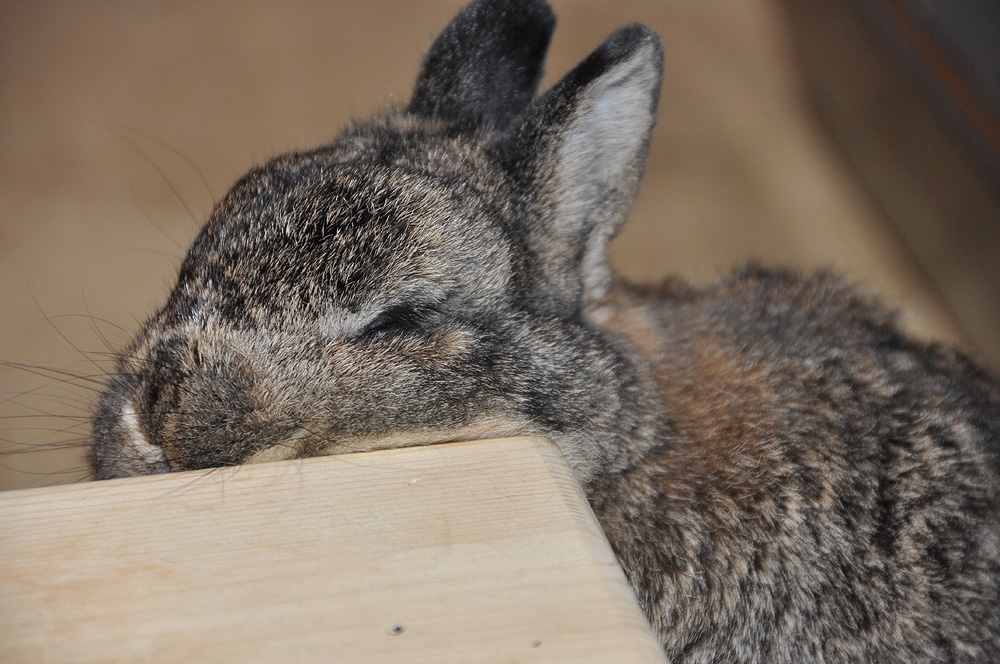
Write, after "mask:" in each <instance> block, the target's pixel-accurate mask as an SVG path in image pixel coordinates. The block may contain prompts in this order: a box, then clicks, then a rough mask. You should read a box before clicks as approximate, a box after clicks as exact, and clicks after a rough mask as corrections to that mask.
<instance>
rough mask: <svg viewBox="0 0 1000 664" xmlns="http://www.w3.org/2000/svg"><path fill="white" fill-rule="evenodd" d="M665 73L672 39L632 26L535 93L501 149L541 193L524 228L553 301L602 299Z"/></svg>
mask: <svg viewBox="0 0 1000 664" xmlns="http://www.w3.org/2000/svg"><path fill="white" fill-rule="evenodd" d="M662 75H663V45H662V44H661V42H660V38H659V37H658V36H657V35H656V33H655V32H653V31H652V30H650V29H649V28H647V27H645V26H642V25H639V24H637V23H636V24H632V25H628V26H625V27H623V28H621V29H619V30H617V31H616V32H615V33H613V34H612V35H611V36H610V37H608V38H607V39H606V40H605V41H604V43H602V44H601V45H600V47H598V48H597V50H595V51H594V52H593V53H591V54H590V56H588V57H587V58H585V59H584V60H583V62H581V63H580V64H579V65H577V66H576V68H574V69H573V71H571V72H570V73H569V74H567V75H566V77H565V78H563V79H562V80H561V81H560V82H559V83H557V84H556V85H555V86H554V87H553V88H552V89H551V90H549V91H548V92H546V93H545V94H543V95H542V96H541V97H538V98H537V99H535V101H534V102H533V103H532V105H531V108H530V109H529V110H528V111H527V113H525V115H524V117H523V119H522V120H521V122H520V123H519V124H518V125H516V126H514V127H511V131H510V134H509V136H508V138H507V139H506V140H505V141H502V142H501V143H499V144H498V145H497V148H496V154H497V157H498V158H499V160H500V162H501V163H505V164H506V165H507V169H508V172H509V173H510V174H511V176H512V179H513V181H515V182H519V183H520V185H519V187H520V189H521V190H522V192H523V194H524V195H526V198H527V199H529V200H533V207H534V208H535V209H534V212H533V214H532V215H531V216H532V217H533V218H534V222H533V223H531V224H529V226H528V227H527V228H525V229H524V231H525V234H526V235H527V237H528V239H529V244H530V246H531V249H532V250H533V252H534V253H535V254H536V255H537V257H538V259H539V265H540V267H541V270H542V273H543V276H544V278H545V281H546V282H547V283H548V285H549V287H550V288H549V291H550V293H552V294H553V295H554V296H555V300H554V301H553V302H552V303H550V304H551V305H554V306H555V308H556V309H557V310H561V311H562V312H563V313H568V312H571V311H573V310H576V309H578V308H579V307H581V306H584V307H586V306H587V305H588V304H589V303H594V302H598V301H600V300H601V297H602V295H603V293H604V288H605V286H606V284H607V283H608V278H609V273H608V268H607V267H606V253H607V245H608V243H609V242H610V241H611V239H612V238H614V236H615V235H617V233H618V231H619V230H620V229H621V226H622V224H623V223H624V221H625V218H626V217H627V216H628V214H629V212H630V211H631V209H632V204H633V202H634V201H635V197H636V195H637V193H638V189H639V181H640V180H641V178H642V173H643V170H644V168H645V163H646V154H647V152H648V148H649V138H650V133H651V132H652V128H653V123H654V121H655V119H656V107H657V102H658V100H659V94H660V80H661V78H662Z"/></svg>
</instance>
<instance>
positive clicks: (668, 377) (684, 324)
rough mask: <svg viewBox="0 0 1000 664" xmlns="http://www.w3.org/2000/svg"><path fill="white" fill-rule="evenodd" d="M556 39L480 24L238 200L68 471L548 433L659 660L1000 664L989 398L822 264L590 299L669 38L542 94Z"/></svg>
mask: <svg viewBox="0 0 1000 664" xmlns="http://www.w3.org/2000/svg"><path fill="white" fill-rule="evenodd" d="M554 26H555V18H554V15H553V13H552V10H551V9H550V8H549V7H548V5H547V4H546V3H545V2H544V1H543V0H475V1H474V2H472V3H471V4H469V5H467V6H466V7H465V8H463V9H462V10H461V11H460V12H459V13H458V15H457V16H456V17H455V18H454V19H453V21H452V22H451V23H450V24H449V25H448V26H447V27H446V28H445V29H444V31H443V32H442V33H441V34H440V35H439V36H438V37H437V39H436V40H435V41H434V42H433V44H432V45H431V47H430V50H429V52H428V53H427V55H426V57H425V59H424V61H423V65H422V68H421V71H420V74H419V76H418V79H417V82H416V86H415V89H414V92H413V95H412V98H411V99H410V101H409V102H408V104H407V105H406V106H405V107H400V108H394V109H390V110H388V111H385V112H383V113H381V114H379V115H376V116H375V117H374V118H373V119H371V120H368V121H365V122H358V123H355V124H353V125H352V126H350V127H349V128H348V129H347V130H346V131H345V132H344V133H343V134H342V135H340V137H339V138H337V139H336V140H335V141H334V142H332V143H331V144H329V145H325V146H323V147H319V148H317V149H314V150H310V151H305V152H297V153H294V154H287V155H284V156H279V157H277V158H275V159H273V160H271V161H269V162H267V163H265V164H263V165H262V166H259V167H256V168H254V169H253V170H251V171H250V172H249V173H248V174H247V175H245V176H244V177H243V178H242V179H240V180H239V181H238V182H237V183H236V184H235V185H234V186H233V188H232V189H231V190H230V191H229V192H228V194H226V195H225V196H224V197H223V198H222V199H221V201H220V202H219V203H218V204H217V205H216V207H215V208H214V210H213V211H212V213H211V216H210V218H209V219H208V222H207V224H206V225H205V227H204V228H203V229H202V230H201V232H200V233H199V234H198V236H197V237H196V239H195V240H194V242H193V244H192V246H191V248H190V250H189V252H188V253H187V255H186V257H185V258H184V260H183V263H182V265H181V267H180V271H179V275H178V278H177V284H176V286H175V288H174V289H173V291H172V292H171V294H170V296H169V298H168V300H167V302H166V304H165V306H164V307H163V308H162V309H160V310H159V311H158V313H156V314H155V315H154V316H153V317H152V318H151V319H150V320H149V321H148V322H146V323H145V325H144V326H143V327H142V329H141V331H140V332H139V333H138V335H137V336H136V337H135V338H134V339H133V340H132V341H131V343H130V344H129V345H128V346H127V347H126V348H125V349H124V350H123V351H122V352H121V354H120V357H119V359H118V361H117V369H116V371H115V372H114V374H113V375H112V377H111V378H110V380H109V383H108V385H107V387H106V389H105V391H104V393H103V394H102V395H101V397H100V400H99V404H98V406H97V408H96V412H95V415H94V418H93V442H92V444H91V446H90V448H89V451H88V455H89V462H90V464H91V467H92V469H93V475H94V477H95V478H97V479H103V478H112V477H123V476H132V475H140V474H147V473H160V472H169V471H177V470H186V469H198V468H209V467H215V466H225V465H237V464H246V463H255V462H261V461H269V460H280V459H288V458H298V457H306V456H314V455H325V454H339V453H344V452H350V451H358V450H372V449H378V448H385V447H401V446H409V445H426V444H432V443H440V442H447V441H457V440H463V439H470V438H496V437H505V436H512V435H540V436H546V437H548V438H550V439H551V440H553V441H554V442H555V443H556V444H557V445H558V447H559V448H560V449H561V451H562V452H563V454H564V456H565V458H566V460H567V463H568V464H569V465H570V467H571V469H572V471H573V473H574V474H575V476H576V478H577V479H578V481H579V482H580V484H581V486H582V487H583V489H584V491H585V492H586V495H587V497H588V499H589V501H590V504H591V506H592V507H593V510H594V513H595V514H596V516H597V518H598V520H599V522H600V523H601V525H602V527H603V529H604V531H605V533H606V535H607V539H608V541H609V542H610V544H611V547H612V548H613V550H614V552H615V554H616V555H617V557H618V560H619V561H620V563H621V566H622V569H623V570H624V572H625V576H626V578H627V580H628V582H629V584H630V585H631V587H632V589H633V590H634V592H635V596H636V598H637V599H638V602H639V605H640V606H641V608H642V610H643V611H644V613H645V615H646V617H647V619H648V621H649V624H650V626H651V628H652V630H653V632H654V633H655V635H656V636H657V637H658V639H659V640H660V642H661V643H662V645H663V648H664V651H665V654H666V655H667V657H668V658H669V659H670V660H671V661H674V662H813V661H816V662H819V661H823V662H848V661H852V662H853V661H872V662H875V661H877V662H931V661H935V662H936V661H942V662H943V661H955V662H958V661H963V662H997V661H1000V518H998V516H1000V515H998V505H1000V493H998V492H1000V481H998V479H1000V478H998V473H1000V457H998V454H1000V449H998V447H1000V379H998V377H997V376H996V375H994V374H992V373H990V372H989V371H988V370H986V369H984V368H981V367H979V366H977V365H976V364H975V363H974V362H973V361H972V360H970V359H968V358H967V357H966V356H965V355H964V354H963V353H962V352H960V351H958V350H954V349H951V348H947V347H944V346H941V345H938V344H934V343H927V342H923V341H919V340H916V339H913V338H910V337H908V336H907V335H906V334H904V332H902V331H901V329H900V327H899V326H898V324H897V315H896V313H895V312H894V311H893V310H891V309H889V308H887V307H886V306H885V305H883V304H882V303H881V302H880V301H879V299H878V298H877V297H876V296H874V295H872V294H870V293H868V292H866V291H864V290H861V289H858V288H856V287H854V286H852V285H850V284H849V283H847V282H846V281H845V280H844V279H842V278H841V277H839V276H837V275H835V274H832V273H828V272H822V273H818V274H814V275H807V276H803V275H800V274H797V273H793V272H791V271H787V270H781V269H766V268H763V267H761V266H758V265H754V264H750V265H748V266H745V267H743V268H741V269H738V270H737V271H736V272H734V273H732V274H731V275H729V276H727V277H724V278H722V279H720V280H719V281H717V282H716V283H714V284H712V285H709V286H704V287H695V286H693V285H690V284H688V283H686V282H685V281H683V280H682V279H680V278H673V279H668V280H666V281H664V282H663V283H660V284H657V285H633V284H629V283H625V282H623V281H622V280H620V279H619V278H617V277H616V276H615V274H614V273H613V271H612V270H611V269H610V268H609V266H608V263H607V260H606V252H607V247H608V244H609V242H610V241H611V240H612V239H613V238H614V237H615V235H616V234H617V233H618V231H619V229H620V228H621V226H622V224H623V223H624V221H625V219H626V217H627V216H628V215H629V212H630V208H631V206H632V203H633V201H634V199H635V197H636V194H637V189H638V187H639V182H640V179H641V176H642V173H643V168H644V162H645V158H646V154H647V149H648V145H649V140H650V134H651V131H652V127H653V124H654V119H655V117H656V108H657V102H658V95H659V89H660V81H661V77H662V71H663V47H662V45H661V43H660V40H659V38H658V36H657V35H656V34H655V33H654V32H653V31H651V30H650V29H648V28H646V27H644V26H642V25H638V24H632V25H627V26H625V27H622V28H620V29H619V30H617V31H616V32H614V33H613V34H611V35H610V36H609V37H608V38H607V39H606V40H605V41H604V42H603V43H602V44H601V45H600V46H599V47H598V48H597V49H596V50H595V51H594V52H593V53H591V54H590V55H589V56H588V57H587V58H585V59H584V60H583V61H582V62H580V63H579V65H577V66H576V67H575V68H574V69H573V70H572V71H570V72H569V73H568V74H567V75H566V76H565V77H564V78H563V79H562V80H561V81H559V82H558V83H557V84H556V85H554V86H553V87H552V88H551V89H549V90H548V91H546V92H544V93H542V94H536V89H537V86H538V83H539V79H540V76H541V72H542V64H543V60H544V57H545V52H546V50H547V47H548V43H549V40H550V37H551V35H552V32H553V29H554Z"/></svg>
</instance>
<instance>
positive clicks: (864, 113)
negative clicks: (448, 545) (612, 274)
mask: <svg viewBox="0 0 1000 664" xmlns="http://www.w3.org/2000/svg"><path fill="white" fill-rule="evenodd" d="M461 4H463V3H462V2H460V1H451V0H448V1H444V0H435V1H430V0H425V1H409V2H405V3H402V2H386V1H381V0H351V1H339V2H329V1H325V2H320V1H318V0H317V1H313V0H283V1H282V2H280V3H279V2H265V1H248V2H241V3H230V2H222V1H207V2H172V3H154V2H99V1H98V2H87V3H76V2H44V1H38V0H35V1H31V2H27V1H24V2H22V1H17V0H6V1H5V2H3V3H0V283H2V288H0V321H2V324H0V361H2V364H0V448H2V451H0V488H2V489H9V488H20V487H29V486H42V485H47V484H53V483H57V482H65V481H74V480H78V479H82V478H83V477H85V475H86V473H85V469H84V467H83V464H82V460H81V456H80V444H81V443H83V442H84V441H85V440H86V437H87V435H88V433H89V425H88V422H87V418H88V417H89V409H90V404H91V402H92V399H93V390H94V389H99V388H100V385H101V383H102V376H103V375H104V373H105V372H107V371H108V370H110V367H111V365H110V359H111V351H112V350H113V349H114V348H117V347H118V346H120V345H121V344H122V343H124V341H125V340H126V339H127V338H128V336H129V334H130V333H131V332H133V331H135V330H136V329H137V328H138V326H139V325H140V323H141V321H142V320H143V319H144V318H145V317H146V316H148V315H150V314H151V313H152V312H153V311H154V310H155V309H156V307H157V306H158V305H159V304H160V303H161V302H162V301H163V300H164V298H165V296H166V294H167V292H168V290H169V288H170V285H171V283H172V281H173V279H174V275H175V272H176V269H177V266H178V264H179V262H180V259H181V257H182V256H183V253H184V250H185V248H186V246H187V244H188V243H189V242H190V240H191V239H192V238H193V236H194V234H195V233H196V232H197V230H198V228H199V227H200V225H201V223H202V222H203V220H204V219H205V218H206V217H207V215H208V212H209V210H210V209H211V207H212V204H213V202H214V201H215V200H216V199H218V198H219V197H220V196H221V195H222V194H223V193H224V192H225V191H226V189H227V188H228V187H229V185H230V184H231V183H232V182H233V181H234V180H235V179H236V178H237V177H238V176H240V175H241V174H242V173H243V172H244V171H245V170H246V169H247V168H249V167H250V166H251V165H253V164H254V163H256V162H259V161H261V160H264V159H267V158H269V157H271V156H274V155H276V154H278V153H281V152H284V151H288V150H295V149H302V148H309V147H313V146H315V145H318V144H321V143H323V142H327V141H329V140H331V139H332V138H333V137H334V136H335V135H336V134H337V132H338V131H339V129H340V128H341V127H343V126H344V124H345V123H346V122H347V121H348V120H349V119H350V118H353V117H363V116H365V115H367V114H369V113H370V112H371V111H373V110H375V109H378V108H381V107H384V106H385V105H386V104H392V103H404V102H405V101H406V100H407V97H408V92H409V88H410V86H411V85H412V82H413V80H414V77H415V75H416V72H417V68H418V66H419V63H420V59H421V57H422V55H423V52H424V50H425V49H426V47H427V46H428V44H429V42H430V40H431V39H432V38H433V37H434V35H435V34H436V32H437V31H438V30H439V29H440V28H441V27H442V26H443V25H444V24H445V23H446V22H447V21H448V20H449V19H450V18H451V16H452V15H453V14H454V13H455V11H456V10H457V9H458V8H459V7H460V6H461ZM552 4H553V5H554V7H555V10H556V13H557V15H558V17H559V23H558V27H557V30H556V34H555V37H554V40H553V43H552V48H551V52H550V57H549V60H548V68H547V75H546V77H545V80H544V82H543V85H545V86H548V85H550V84H551V83H552V82H554V81H555V80H556V79H557V78H558V77H559V76H560V75H561V74H563V73H565V72H566V71H567V70H569V68H571V67H572V66H573V65H574V64H575V63H577V62H578V61H579V60H580V59H581V58H583V57H584V56H585V55H587V53H589V52H590V51H591V50H592V49H593V48H594V47H596V46H597V44H598V43H599V42H600V41H601V40H602V39H603V38H604V37H605V36H606V35H607V34H608V33H610V32H611V31H612V30H613V29H615V28H616V27H618V26H620V25H623V24H625V23H628V22H631V21H640V22H643V23H645V24H647V25H649V26H651V27H652V28H654V29H655V30H657V31H658V32H659V33H660V34H661V36H662V37H663V41H664V43H665V46H666V52H667V60H666V71H665V75H664V84H663V91H662V95H661V106H660V114H659V122H658V125H657V128H656V131H655V136H654V141H653V145H652V152H651V154H650V158H649V166H648V171H647V174H646V179H645V183H644V186H643V190H642V193H641V197H640V200H639V202H638V204H637V207H636V209H635V212H634V214H633V217H632V220H631V222H630V224H629V225H628V226H627V227H626V230H625V231H624V233H623V234H622V236H621V237H620V238H619V239H618V240H617V241H616V243H615V245H614V250H613V251H614V253H613V260H614V263H615V265H616V266H617V268H618V269H619V270H620V271H621V272H622V273H624V274H625V275H627V276H628V277H630V278H634V279H642V280H652V279H656V278H658V277H661V276H663V275H666V274H673V273H680V274H683V275H686V276H688V277H689V278H690V279H692V280H694V281H696V282H699V283H705V282H708V281H710V280H712V279H713V278H716V277H717V276H719V275H720V274H722V273H725V272H727V271H729V270H730V269H732V268H733V267H734V266H736V265H738V264H740V263H741V262H743V261H745V260H747V259H751V258H754V259H758V260H761V261H763V262H764V263H766V264H785V265H792V266H795V267H797V268H801V269H803V270H811V269H816V268H826V267H832V268H835V269H836V270H839V271H841V272H843V273H845V274H847V275H848V276H849V277H850V278H851V279H852V280H854V281H857V282H860V283H862V284H864V285H865V286H866V287H869V288H872V289H875V290H877V291H879V292H881V293H882V294H883V295H884V297H885V298H886V299H887V300H888V301H889V302H891V303H893V304H894V305H896V306H898V307H900V308H901V309H902V310H903V311H904V312H905V314H904V323H905V325H906V326H907V327H909V328H910V329H911V330H913V331H914V333H916V334H919V335H921V336H924V337H934V338H939V339H943V340H946V341H949V342H955V343H959V344H961V345H963V346H964V347H965V348H966V349H967V350H968V351H969V352H971V353H973V354H975V355H977V356H978V357H980V358H982V359H984V360H985V361H987V362H989V363H991V364H992V365H993V366H994V367H997V366H1000V341H998V334H997V332H998V330H1000V304H998V301H997V300H998V287H997V284H998V281H997V279H998V273H997V271H996V270H997V265H996V264H997V263H998V261H997V260H996V257H997V252H998V247H1000V235H998V233H1000V230H998V229H1000V216H998V214H997V210H998V207H997V187H996V180H995V179H992V178H993V176H994V175H995V173H994V172H993V171H991V170H990V169H991V168H992V162H990V159H991V158H992V157H993V156H995V153H991V152H990V149H989V148H990V146H991V145H992V144H991V143H990V140H991V138H990V137H991V136H992V135H991V134H990V132H991V131H995V129H996V125H995V116H992V117H991V116H990V114H989V106H988V104H985V105H983V104H980V105H978V106H977V104H978V103H979V101H980V97H978V96H977V94H978V93H976V90H975V86H974V85H973V84H971V83H969V81H971V80H973V79H971V78H969V79H967V78H964V77H963V76H964V75H963V74H962V71H961V70H960V69H948V68H947V67H948V66H950V65H949V62H951V60H949V59H948V57H949V55H950V54H952V53H953V52H954V51H953V50H949V49H948V48H945V47H941V48H939V46H940V43H941V42H939V41H938V40H936V38H935V35H938V34H940V33H938V32H935V31H934V30H933V29H929V28H927V23H925V22H923V23H922V22H921V21H923V20H924V19H925V18H926V16H924V17H923V18H921V17H920V16H917V17H916V19H914V20H913V21H910V14H908V13H907V7H906V4H907V3H900V2H889V1H888V0H886V1H885V2H880V1H878V0H872V1H871V2H862V1H861V0H858V1H857V2H854V1H852V0H842V1H841V2H836V1H833V0H830V1H823V0H784V2H780V1H778V0H741V1H740V2H731V1H730V0H665V1H663V2H656V3H652V2H638V1H630V0H615V1H614V2H608V1H599V0H563V1H560V0H555V1H553V2H552ZM910 4H914V5H921V6H924V7H927V6H930V5H933V4H934V3H933V2H928V1H927V0H924V1H923V2H916V1H914V2H913V3H910ZM955 4H963V3H962V2H958V0H956V1H955ZM965 4H968V3H965ZM972 4H975V3H972ZM987 4H994V6H995V3H987ZM953 6H954V4H953ZM893 12H895V13H893ZM973 24H974V25H978V23H977V22H975V21H974V22H973ZM997 25H998V26H1000V21H998V23H997ZM987 43H988V41H987ZM998 43H1000V40H998V41H996V42H993V44H994V46H993V48H994V49H995V48H996V46H995V44H998ZM941 62H944V69H941V67H940V66H938V65H941ZM997 62H1000V57H998V58H997ZM928 63H930V66H929V67H928V66H925V65H927V64H928ZM922 67H923V69H922ZM942 72H943V74H942ZM949 76H951V78H950V79H949V78H948V77H949ZM935 77H937V78H935ZM987 78H988V76H987ZM940 80H944V81H946V82H947V81H951V83H952V84H955V82H956V81H957V82H958V83H957V85H958V87H955V86H954V85H952V86H951V87H949V86H948V85H945V86H944V88H943V92H942V91H941V90H938V91H935V88H934V85H935V81H938V82H940ZM997 80H998V81H1000V78H998V79H997ZM967 83H968V84H967ZM963 85H965V87H963ZM970 91H971V92H970ZM963 95H964V96H963ZM969 95H971V100H972V103H971V106H970V105H969V103H967V102H969V98H970V97H969ZM955 99H958V100H959V101H962V102H966V103H964V105H963V104H962V103H960V104H958V105H957V106H955V105H954V104H952V101H954V100H955ZM950 104H951V105H950ZM956 109H957V110H956ZM970 109H971V110H970ZM983 109H986V111H983ZM977 112H979V113H980V115H976V113H977ZM983 112H985V116H984V115H982V113H983ZM984 117H985V120H984V119H983V118H984ZM969 118H973V119H976V118H978V120H977V121H975V122H971V123H970V122H968V120H969ZM990 122H993V123H994V124H993V125H991V124H990ZM963 123H964V124H963ZM983 137H985V142H984V141H983ZM977 141H979V142H978V143H977ZM984 145H985V146H986V148H985V149H983V146H984ZM908 220H912V221H908Z"/></svg>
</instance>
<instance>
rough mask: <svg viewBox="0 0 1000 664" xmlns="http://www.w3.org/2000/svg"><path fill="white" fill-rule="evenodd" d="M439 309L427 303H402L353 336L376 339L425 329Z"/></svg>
mask: <svg viewBox="0 0 1000 664" xmlns="http://www.w3.org/2000/svg"><path fill="white" fill-rule="evenodd" d="M436 313H437V310H436V309H435V308H434V307H433V306H431V305H426V304H417V305H412V304H400V305H397V306H394V307H391V308H389V309H386V310H385V311H383V312H382V313H381V314H379V315H378V316H376V317H375V319H374V320H372V321H371V322H370V323H368V325H366V326H365V328H364V329H363V330H361V331H360V332H359V333H357V334H356V335H354V336H353V337H352V339H353V340H355V341H375V340H378V339H384V338H387V337H394V336H399V335H402V334H413V333H414V332H418V331H420V330H421V329H423V328H424V327H425V326H426V325H427V323H428V322H429V321H430V320H431V319H432V318H433V317H434V315H435V314H436Z"/></svg>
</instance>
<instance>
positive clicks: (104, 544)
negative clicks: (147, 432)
mask: <svg viewBox="0 0 1000 664" xmlns="http://www.w3.org/2000/svg"><path fill="white" fill-rule="evenodd" d="M0 589H2V590H0V661H2V662H5V663H7V664H12V663H14V662H31V663H38V662H74V663H79V662H141V661H155V662H194V661H198V662H236V661H238V662H435V663H437V662H446V661H456V662H459V661H460V662H470V663H472V662H612V661H613V662H623V663H624V662H663V661H664V657H663V654H662V652H661V651H660V649H659V647H658V645H657V644H656V642H655V640H654V639H653V637H652V635H651V634H650V632H649V630H648V628H647V627H646V625H645V622H644V620H643V618H642V615H641V613H640V611H639V609H638V606H637V605H636V603H635V600H634V598H633V596H632V593H631V591H630V590H629V588H628V586H627V585H626V582H625V579H624V576H623V574H622V572H621V570H620V569H619V567H618V565H617V563H616V561H615V558H614V555H613V553H612V552H611V550H610V548H609V547H608V544H607V542H606V540H605V539H604V536H603V533H602V532H601V530H600V528H599V526H598V524H597V522H596V519H595V518H594V515H593V513H592V512H591V510H590V508H589V506H588V505H587V503H586V500H585V498H584V496H583V494H582V492H581V491H580V489H579V487H578V486H577V485H576V483H575V481H574V480H573V477H572V475H571V473H570V471H569V469H568V468H567V466H566V465H565V462H564V461H563V459H562V457H561V455H560V453H559V451H558V449H557V448H556V447H555V446H554V445H552V444H551V443H550V442H548V441H546V440H544V439H539V438H515V439H507V440H499V441H479V442H473V443H454V444H448V445H436V446H430V447H423V448H409V449H399V450H385V451H379V452H370V453H363V454H352V455H344V456H335V457H324V458H316V459H304V460H297V461H285V462H280V463H271V464H261V465H259V466H244V467H239V468H227V469H221V470H212V471H199V472H189V473H176V474H170V475H158V476H152V477H143V478H133V479H127V480H112V481H106V482H99V483H87V484H78V485H69V486H60V487H53V488H47V489H28V490H22V491H10V492H6V493H0Z"/></svg>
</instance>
